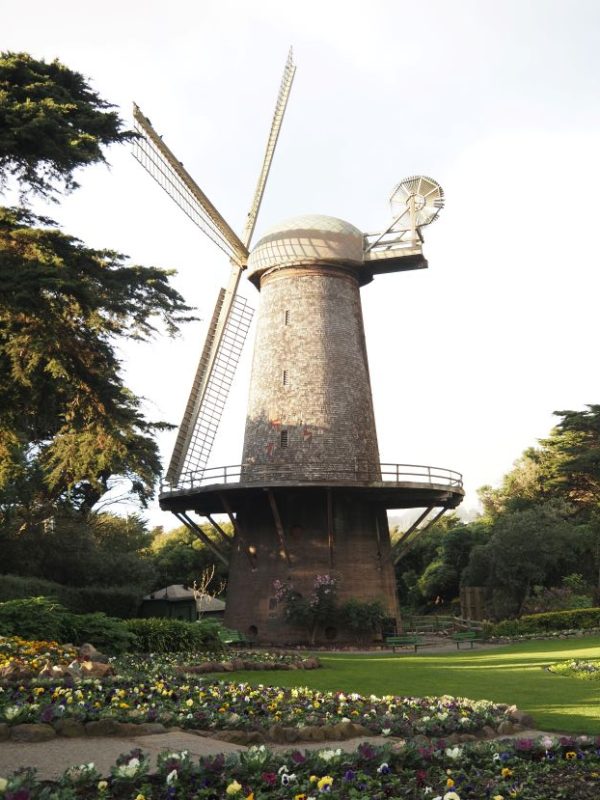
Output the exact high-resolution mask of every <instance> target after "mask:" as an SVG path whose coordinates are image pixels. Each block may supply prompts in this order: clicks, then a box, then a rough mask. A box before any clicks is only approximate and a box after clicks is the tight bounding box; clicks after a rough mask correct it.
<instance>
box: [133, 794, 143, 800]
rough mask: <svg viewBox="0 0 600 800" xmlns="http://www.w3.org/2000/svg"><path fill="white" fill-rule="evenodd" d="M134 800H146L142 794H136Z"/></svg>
mask: <svg viewBox="0 0 600 800" xmlns="http://www.w3.org/2000/svg"><path fill="white" fill-rule="evenodd" d="M135 800H146V798H145V797H144V795H143V794H138V795H137V797H136V798H135Z"/></svg>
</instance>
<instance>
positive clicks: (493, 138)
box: [0, 0, 600, 528]
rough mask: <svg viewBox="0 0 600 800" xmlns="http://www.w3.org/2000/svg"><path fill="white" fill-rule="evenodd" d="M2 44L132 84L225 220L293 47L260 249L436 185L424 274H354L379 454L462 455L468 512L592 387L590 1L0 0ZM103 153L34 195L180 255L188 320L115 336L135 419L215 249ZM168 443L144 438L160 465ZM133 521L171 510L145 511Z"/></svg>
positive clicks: (218, 258)
mask: <svg viewBox="0 0 600 800" xmlns="http://www.w3.org/2000/svg"><path fill="white" fill-rule="evenodd" d="M91 9H93V10H91ZM0 42H1V44H0V46H1V47H2V49H3V50H12V51H26V52H29V53H31V54H32V55H33V56H34V57H37V58H44V59H46V60H51V59H53V58H59V59H60V60H61V61H62V62H64V63H65V64H67V65H68V66H69V67H71V68H73V69H76V70H78V71H80V72H82V73H83V74H85V75H86V76H88V77H89V78H90V79H91V82H92V84H93V86H94V88H95V89H96V90H97V91H99V92H100V94H101V95H102V96H103V97H105V98H106V99H108V100H110V101H111V102H112V103H114V104H116V106H117V107H118V108H119V109H120V113H121V115H122V116H123V118H124V119H125V120H127V122H128V124H130V122H131V103H132V101H133V100H135V101H136V102H137V103H138V104H139V105H140V107H141V108H142V110H143V112H144V113H145V114H146V115H147V116H148V117H149V118H150V119H151V120H152V123H153V125H154V127H155V128H156V129H157V131H158V132H159V133H160V134H162V135H163V138H164V141H165V142H166V143H167V144H168V145H169V146H170V148H171V149H172V150H173V151H174V152H175V154H176V155H177V157H178V158H179V159H180V160H181V161H182V162H183V163H184V164H185V166H186V169H187V170H188V171H189V172H190V173H191V175H192V176H193V177H194V178H195V180H196V181H197V183H199V185H200V186H201V187H202V189H203V190H204V191H205V193H206V194H207V195H208V196H209V197H210V199H211V200H212V202H213V203H214V204H215V205H216V206H217V208H218V209H219V210H220V211H221V213H222V214H223V216H224V217H225V218H226V219H227V221H228V222H229V223H230V224H231V226H232V227H233V228H234V229H235V230H237V231H238V232H241V229H242V227H243V222H244V218H245V215H246V213H247V210H248V207H249V204H250V200H251V197H252V194H253V191H254V186H255V182H256V179H257V176H258V171H259V168H260V164H261V162H262V157H263V150H264V146H265V143H266V137H267V134H268V130H269V127H270V123H271V117H272V113H273V108H274V103H275V97H276V94H277V90H278V87H279V83H280V79H281V73H282V70H283V65H284V62H285V59H286V56H287V51H288V48H289V46H290V45H293V47H294V53H295V61H296V64H297V72H296V78H295V81H294V86H293V89H292V95H291V98H290V102H289V106H288V112H287V114H286V118H285V120H284V124H283V129H282V132H281V136H280V141H279V145H278V149H277V152H276V155H275V160H274V163H273V167H272V170H271V176H270V179H269V183H268V185H267V190H266V194H265V199H264V203H263V207H262V210H261V213H260V216H259V220H258V224H257V230H256V233H257V236H255V239H254V241H257V240H258V237H260V233H261V231H262V230H265V229H266V228H268V227H270V226H271V225H273V224H274V223H276V222H278V221H280V220H282V219H285V218H287V217H291V216H295V215H298V214H304V213H317V214H329V215H332V216H336V217H341V218H342V219H346V220H348V221H349V222H351V223H352V224H354V225H355V226H356V227H358V228H360V229H362V230H363V231H374V230H383V229H384V228H385V227H387V225H388V224H389V221H390V220H391V216H390V214H391V212H390V209H389V204H388V199H389V195H390V192H391V191H392V189H393V187H394V186H395V185H396V184H397V183H398V182H399V181H400V180H401V179H402V178H404V177H407V176H410V175H415V174H424V175H430V176H431V177H433V178H435V179H436V180H437V181H439V182H440V184H441V185H442V187H443V188H444V192H445V195H446V207H445V208H444V210H443V211H442V212H441V213H440V215H439V219H438V220H437V221H436V222H435V223H434V224H432V225H431V226H430V227H428V228H425V229H424V230H423V234H424V237H425V245H424V251H425V255H426V257H427V259H428V261H429V269H428V270H418V271H415V272H408V273H398V274H395V275H383V276H378V277H377V278H376V279H375V281H374V282H373V283H372V284H370V285H369V286H367V287H365V288H364V289H363V290H362V300H363V311H364V317H365V328H366V336H367V346H368V353H369V361H370V369H371V380H372V386H373V395H374V404H375V416H376V422H377V430H378V436H379V447H380V455H381V460H382V461H384V462H398V463H413V464H429V465H434V466H440V467H447V468H450V469H455V470H458V471H460V472H461V473H463V475H464V481H465V489H466V497H465V501H464V503H463V508H464V509H466V510H472V509H476V508H477V488H478V487H480V486H482V485H484V484H492V485H497V484H498V483H499V481H500V480H501V479H502V476H503V475H504V474H505V473H506V472H507V471H508V470H509V469H510V468H511V466H512V463H513V462H514V461H515V459H516V458H518V457H519V455H520V454H521V453H522V451H523V450H524V449H526V448H527V447H529V446H532V445H535V444H536V442H537V440H538V439H540V438H543V437H544V436H546V435H547V434H548V432H549V431H550V429H551V427H552V425H553V424H554V422H555V421H556V418H555V417H553V411H556V410H564V409H581V408H583V407H584V406H585V404H586V403H594V402H599V397H598V357H597V353H598V328H599V325H598V315H597V308H598V297H599V289H600V280H599V277H598V270H599V268H600V263H599V257H598V256H599V246H598V218H599V206H600V201H599V198H600V193H599V191H598V189H597V187H598V186H599V184H600V156H599V148H598V142H599V141H600V85H599V84H600V4H598V2H597V1H596V0H568V1H567V0H564V2H557V1H556V0H504V1H503V2H501V3H500V2H497V0H452V2H449V0H428V2H427V3H421V4H416V3H414V2H408V0H370V2H369V3H366V2H362V1H361V2H356V1H355V0H344V2H339V1H338V0H329V2H325V0H319V2H317V1H316V0H303V1H302V2H286V0H255V2H244V0H220V1H219V2H214V1H213V0H198V1H197V2H194V3H191V2H184V0H171V2H170V3H168V4H165V3H164V2H160V3H159V2H155V0H146V1H145V2H143V3H142V2H139V0H138V1H137V2H135V1H134V2H129V3H124V2H115V0H104V2H103V3H102V4H100V5H96V6H89V5H88V6H82V5H81V4H80V3H75V2H72V1H71V0H69V1H68V2H67V1H66V0H56V1H55V2H54V3H52V4H49V3H47V2H45V1H44V2H42V1H41V0H29V2H28V3H26V4H21V5H20V6H16V5H15V4H11V12H10V14H3V25H2V37H1V39H0ZM108 158H109V161H110V164H111V167H110V169H107V168H105V167H103V166H98V167H94V168H89V169H87V170H85V171H81V172H80V173H79V174H78V175H77V177H78V180H79V182H80V184H81V188H80V189H79V190H78V191H77V192H75V193H73V194H71V195H70V196H68V197H66V198H65V199H64V200H63V202H62V203H61V204H60V206H55V207H52V208H47V207H46V208H42V207H41V206H39V205H38V206H37V208H38V210H43V211H45V212H46V213H49V214H50V215H51V216H53V217H54V219H56V220H57V221H59V222H60V223H61V225H62V226H63V227H64V229H65V230H66V231H68V232H69V233H71V234H73V235H76V236H78V237H79V238H81V239H82V240H83V241H85V242H86V243H87V244H88V245H90V246H95V247H111V248H113V249H116V250H119V251H121V252H124V253H127V254H128V255H129V256H130V257H131V259H132V261H133V262H134V263H140V264H147V265H149V264H153V265H157V266H162V267H165V268H171V269H175V270H177V275H176V277H175V278H174V284H175V286H176V287H177V288H178V289H179V291H180V292H181V293H182V294H183V295H184V297H185V298H186V300H187V301H188V302H189V303H190V304H192V305H194V306H195V307H197V313H198V316H199V317H201V318H202V321H199V322H197V323H191V324H189V325H187V326H186V327H185V329H184V330H183V331H182V335H181V336H180V337H179V338H177V339H174V340H172V339H168V338H166V337H163V338H161V339H158V340H156V341H154V342H152V343H151V344H135V345H132V344H127V345H124V346H122V347H121V357H122V359H123V368H124V370H125V373H126V379H127V382H128V385H129V386H130V387H131V388H132V389H133V390H134V391H135V392H136V393H138V394H140V395H142V396H143V397H144V398H145V410H146V412H147V414H148V416H149V417H151V418H153V419H165V420H168V421H169V422H172V423H175V424H177V423H178V422H179V419H180V417H181V414H182V412H183V408H184V405H185V402H186V400H187V395H188V392H189V388H190V385H191V381H192V378H193V373H194V371H195V367H196V362H197V359H198V355H199V350H200V347H201V344H202V340H203V336H204V330H205V326H206V324H207V320H208V319H209V318H210V315H211V312H212V308H213V306H214V302H215V298H216V293H217V291H218V289H219V287H220V286H221V285H223V284H224V283H225V282H226V280H227V277H228V272H229V265H228V261H227V257H226V256H224V255H223V254H222V253H221V252H220V251H219V250H218V249H217V248H216V247H214V245H213V244H212V243H211V242H210V241H208V240H207V239H205V238H204V237H203V235H202V233H201V232H200V231H199V230H198V229H197V228H195V227H194V225H193V224H192V223H191V222H190V221H189V220H188V219H187V217H185V215H184V214H183V213H182V212H181V211H180V210H179V209H178V208H177V207H176V206H175V204H174V203H173V202H172V201H171V200H170V199H169V198H168V197H167V196H166V195H165V194H164V193H163V192H162V190H161V189H160V188H159V187H158V186H157V185H156V184H154V182H153V181H152V180H151V178H150V177H149V176H148V175H147V174H146V173H145V172H144V170H143V169H142V168H141V167H140V166H139V164H137V162H135V161H134V159H133V157H132V155H131V153H130V152H129V149H128V148H127V147H124V148H120V149H119V148H115V149H112V150H111V151H110V152H109V154H108ZM242 292H243V293H244V294H245V295H246V296H247V297H248V298H249V299H250V301H251V303H252V305H254V306H255V307H256V306H257V305H258V300H259V296H258V294H257V292H256V290H255V289H254V288H253V287H252V286H251V285H250V284H246V285H245V286H243V287H242ZM250 357H251V342H250V343H249V344H248V345H247V347H246V351H245V355H244V358H243V360H242V363H241V364H240V369H239V371H238V375H237V378H236V381H235V383H234V386H233V388H232V393H231V396H230V400H229V403H228V406H227V408H226V411H225V414H224V417H223V420H222V425H221V429H220V432H219V435H218V439H217V441H216V443H215V448H214V450H213V456H212V458H211V462H210V463H211V465H220V464H238V463H239V462H240V460H241V450H242V439H243V428H244V421H245V406H246V401H247V395H248V381H249V370H250ZM174 437H175V432H172V433H166V434H164V435H163V436H161V439H160V445H161V452H162V454H163V460H164V463H165V466H166V464H167V463H168V459H169V457H170V452H171V448H172V444H173V441H174ZM146 517H147V518H148V519H149V521H150V522H151V524H154V525H160V524H162V525H164V526H165V527H166V528H169V527H172V526H173V525H174V523H175V522H176V521H175V520H174V519H173V518H172V517H171V516H170V515H168V514H166V513H162V512H160V510H159V509H158V507H157V505H156V504H155V505H153V506H152V507H151V508H150V509H149V511H148V512H147V514H146Z"/></svg>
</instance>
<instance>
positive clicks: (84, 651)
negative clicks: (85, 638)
mask: <svg viewBox="0 0 600 800" xmlns="http://www.w3.org/2000/svg"><path fill="white" fill-rule="evenodd" d="M77 656H78V658H79V659H80V661H93V662H98V663H100V664H108V656H105V655H104V653H101V652H100V651H99V650H96V648H95V647H94V645H93V644H90V643H89V642H86V643H85V644H82V645H81V647H80V648H79V650H78V651H77Z"/></svg>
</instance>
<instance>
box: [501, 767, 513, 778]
mask: <svg viewBox="0 0 600 800" xmlns="http://www.w3.org/2000/svg"><path fill="white" fill-rule="evenodd" d="M511 775H512V769H509V768H508V767H504V768H503V770H502V777H503V778H510V777H511Z"/></svg>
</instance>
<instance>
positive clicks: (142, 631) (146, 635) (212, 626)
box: [125, 617, 223, 653]
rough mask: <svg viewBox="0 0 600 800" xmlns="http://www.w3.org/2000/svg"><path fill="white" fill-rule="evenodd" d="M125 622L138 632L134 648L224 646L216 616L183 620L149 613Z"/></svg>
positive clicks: (164, 650) (163, 650)
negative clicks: (213, 617)
mask: <svg viewBox="0 0 600 800" xmlns="http://www.w3.org/2000/svg"><path fill="white" fill-rule="evenodd" d="M125 625H126V626H127V630H128V631H129V632H130V633H132V634H133V636H134V648H135V649H136V650H139V651H140V652H142V653H169V652H174V651H175V652H176V651H187V652H201V651H203V650H222V649H223V646H222V644H221V640H220V639H219V634H218V631H219V629H220V627H221V626H220V624H219V623H218V622H217V621H216V620H211V619H204V620H200V621H198V622H183V621H182V620H179V619H163V618H160V617H149V618H147V619H129V620H127V621H126V622H125Z"/></svg>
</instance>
